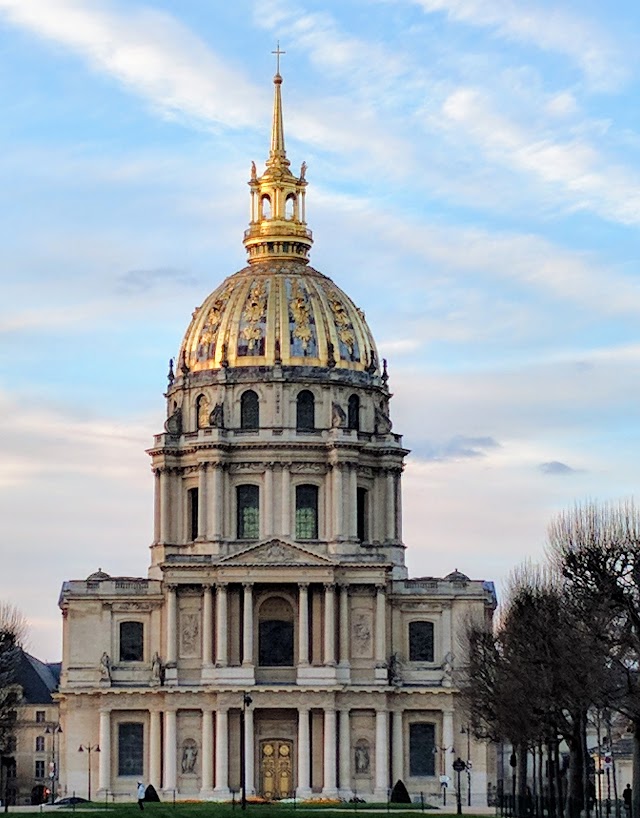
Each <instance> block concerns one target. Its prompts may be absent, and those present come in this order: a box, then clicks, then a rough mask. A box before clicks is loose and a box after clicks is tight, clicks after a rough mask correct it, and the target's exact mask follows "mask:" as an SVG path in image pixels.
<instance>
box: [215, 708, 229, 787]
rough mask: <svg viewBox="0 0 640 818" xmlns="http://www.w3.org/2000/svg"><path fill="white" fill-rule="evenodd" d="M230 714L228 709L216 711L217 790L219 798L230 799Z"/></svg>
mask: <svg viewBox="0 0 640 818" xmlns="http://www.w3.org/2000/svg"><path fill="white" fill-rule="evenodd" d="M228 733H229V713H228V711H227V710H226V708H224V709H223V708H221V707H219V708H218V709H217V710H216V788H215V790H214V794H215V795H216V797H217V798H228V797H229V738H228Z"/></svg>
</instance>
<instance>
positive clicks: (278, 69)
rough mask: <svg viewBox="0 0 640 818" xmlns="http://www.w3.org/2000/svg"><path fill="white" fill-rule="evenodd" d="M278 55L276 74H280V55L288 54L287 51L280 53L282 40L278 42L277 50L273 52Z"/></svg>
mask: <svg viewBox="0 0 640 818" xmlns="http://www.w3.org/2000/svg"><path fill="white" fill-rule="evenodd" d="M271 53H272V54H275V55H276V74H280V55H281V54H286V53H287V52H286V51H280V40H278V41H277V45H276V50H275V51H272V52H271Z"/></svg>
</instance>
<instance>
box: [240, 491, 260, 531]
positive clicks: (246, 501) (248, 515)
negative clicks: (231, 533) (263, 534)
mask: <svg viewBox="0 0 640 818" xmlns="http://www.w3.org/2000/svg"><path fill="white" fill-rule="evenodd" d="M236 501H237V512H238V539H239V540H257V539H258V537H259V536H260V489H259V488H258V486H238V487H237V489H236Z"/></svg>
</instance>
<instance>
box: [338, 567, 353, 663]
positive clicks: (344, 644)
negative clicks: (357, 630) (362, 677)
mask: <svg viewBox="0 0 640 818" xmlns="http://www.w3.org/2000/svg"><path fill="white" fill-rule="evenodd" d="M339 656H340V664H341V665H342V666H345V665H347V666H348V665H349V660H350V658H351V657H350V656H349V586H348V585H347V584H346V583H345V584H343V585H341V586H340V654H339Z"/></svg>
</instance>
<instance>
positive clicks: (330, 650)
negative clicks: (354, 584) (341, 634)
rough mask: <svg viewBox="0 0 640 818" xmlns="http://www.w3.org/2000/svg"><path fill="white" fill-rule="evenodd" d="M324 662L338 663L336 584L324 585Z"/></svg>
mask: <svg viewBox="0 0 640 818" xmlns="http://www.w3.org/2000/svg"><path fill="white" fill-rule="evenodd" d="M324 663H325V665H329V666H333V665H335V663H336V604H335V586H333V585H331V584H328V585H325V586H324Z"/></svg>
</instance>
